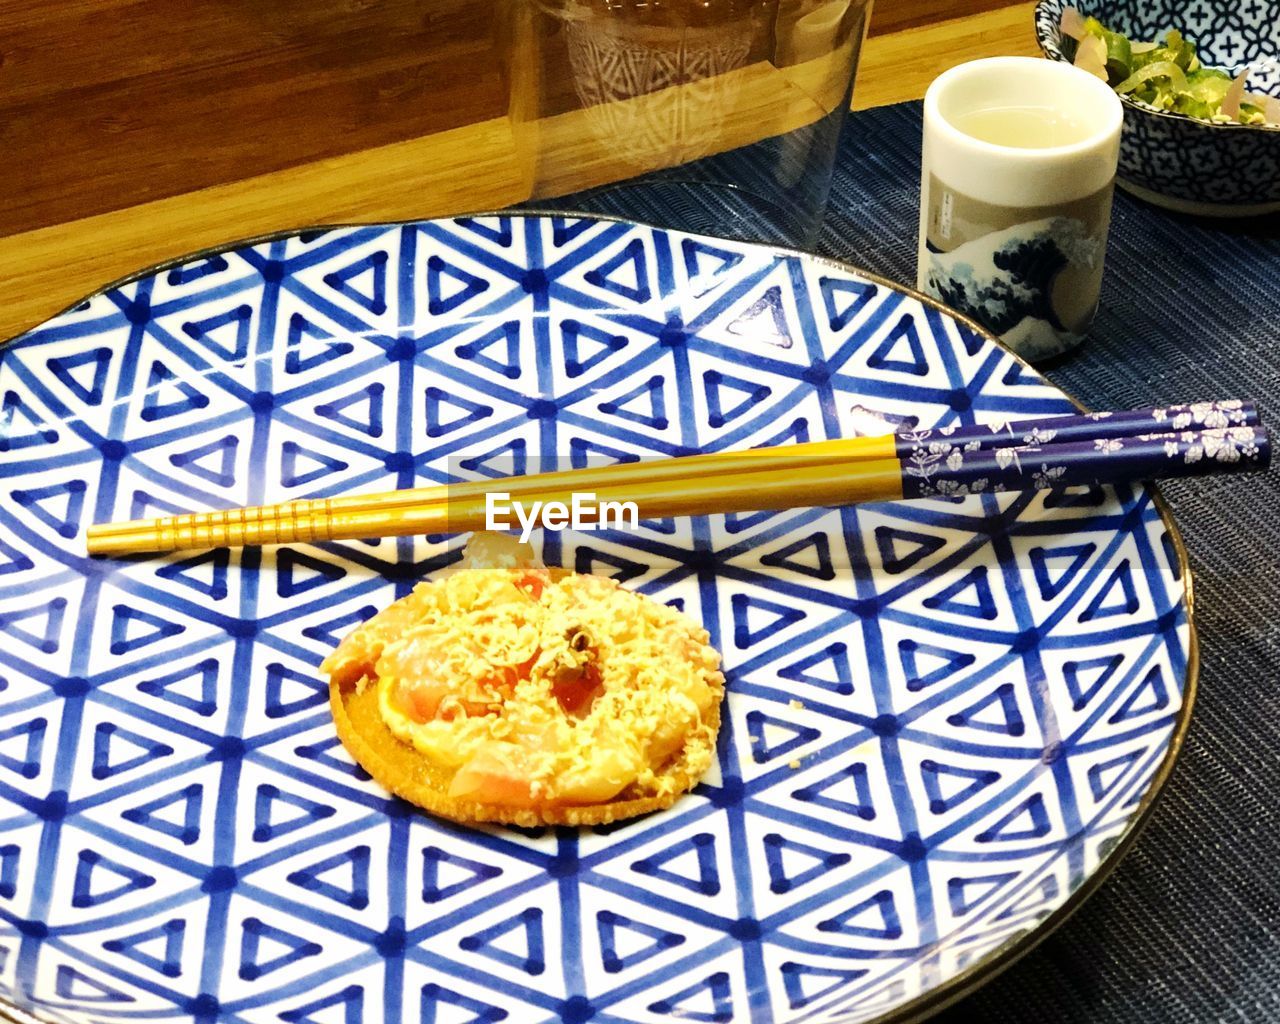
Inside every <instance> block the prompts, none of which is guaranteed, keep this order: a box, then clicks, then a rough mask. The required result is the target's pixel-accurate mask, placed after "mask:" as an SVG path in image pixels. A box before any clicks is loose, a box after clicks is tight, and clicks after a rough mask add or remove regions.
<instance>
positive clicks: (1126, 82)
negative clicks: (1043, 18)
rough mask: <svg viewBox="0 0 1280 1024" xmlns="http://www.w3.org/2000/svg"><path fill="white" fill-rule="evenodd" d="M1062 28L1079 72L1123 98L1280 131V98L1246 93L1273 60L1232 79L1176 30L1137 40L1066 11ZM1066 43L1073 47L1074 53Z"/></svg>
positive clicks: (1066, 49)
mask: <svg viewBox="0 0 1280 1024" xmlns="http://www.w3.org/2000/svg"><path fill="white" fill-rule="evenodd" d="M1060 28H1061V32H1062V37H1063V44H1064V52H1066V54H1067V56H1069V57H1071V58H1072V59H1073V61H1074V63H1075V65H1076V67H1079V68H1082V69H1084V70H1085V71H1088V72H1089V73H1090V74H1093V75H1097V76H1098V77H1099V78H1101V79H1102V80H1103V81H1105V82H1107V83H1108V84H1110V85H1111V87H1112V88H1114V89H1115V91H1116V92H1118V93H1119V94H1120V95H1121V96H1128V97H1129V98H1130V99H1133V100H1137V101H1138V102H1140V103H1145V104H1146V105H1147V106H1149V107H1154V108H1155V109H1156V110H1165V111H1170V112H1172V113H1175V114H1186V115H1187V116H1188V117H1198V118H1202V119H1204V120H1207V121H1215V122H1219V123H1223V124H1227V123H1232V122H1234V123H1236V124H1259V125H1261V124H1272V125H1277V126H1280V99H1277V98H1276V97H1274V96H1267V95H1265V94H1263V93H1254V92H1248V91H1247V85H1248V80H1249V75H1250V74H1251V73H1252V72H1253V71H1254V70H1255V65H1263V64H1272V63H1274V59H1272V58H1265V57H1264V58H1261V59H1260V60H1258V61H1255V62H1254V63H1253V64H1248V65H1246V66H1245V67H1244V68H1243V69H1242V70H1241V71H1240V72H1239V73H1238V74H1236V75H1234V76H1233V75H1232V74H1231V73H1230V72H1228V71H1225V70H1223V69H1222V68H1217V67H1209V66H1206V65H1205V64H1204V63H1203V62H1202V61H1201V60H1200V58H1199V56H1198V55H1197V54H1196V48H1195V46H1194V44H1192V43H1191V41H1190V40H1188V39H1187V38H1185V37H1184V36H1183V34H1182V33H1181V32H1179V31H1178V30H1177V29H1176V28H1175V29H1170V30H1169V31H1168V32H1167V33H1166V34H1165V36H1164V39H1163V40H1162V41H1159V42H1157V41H1150V40H1141V41H1140V40H1134V39H1130V38H1129V37H1128V36H1126V35H1125V34H1124V33H1122V32H1113V31H1111V30H1110V29H1108V28H1107V27H1106V26H1105V25H1103V23H1102V22H1101V21H1099V20H1098V19H1097V18H1095V17H1093V16H1088V17H1086V16H1085V15H1083V14H1081V13H1080V12H1079V11H1078V10H1076V8H1074V7H1067V8H1064V9H1063V11H1062V21H1061V24H1060ZM1068 40H1074V42H1075V49H1074V53H1072V52H1071V47H1070V43H1069V42H1068Z"/></svg>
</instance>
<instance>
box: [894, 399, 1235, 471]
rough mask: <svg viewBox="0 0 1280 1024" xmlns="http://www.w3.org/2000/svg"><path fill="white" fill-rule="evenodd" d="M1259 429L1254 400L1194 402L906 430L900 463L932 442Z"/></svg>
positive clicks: (994, 444) (998, 443) (983, 443)
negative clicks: (1242, 428) (988, 423)
mask: <svg viewBox="0 0 1280 1024" xmlns="http://www.w3.org/2000/svg"><path fill="white" fill-rule="evenodd" d="M1257 425H1258V408H1257V406H1256V405H1255V404H1254V403H1253V402H1251V401H1242V400H1240V399H1233V400H1230V401H1226V402H1194V403H1192V404H1191V405H1175V406H1170V407H1168V408H1165V409H1130V410H1127V411H1124V412H1095V413H1086V414H1083V415H1072V416H1046V417H1042V418H1040V419H1036V420H1010V421H1009V422H1007V423H1000V424H990V425H984V426H963V427H941V428H934V429H932V430H904V431H900V432H899V433H898V434H897V435H896V440H897V454H898V458H899V459H902V460H904V461H905V460H906V459H907V458H908V457H909V456H910V455H911V454H912V452H914V451H916V450H917V449H920V448H922V447H924V448H928V447H929V445H930V443H931V442H932V443H938V442H943V443H946V444H950V445H966V444H970V443H972V442H973V441H977V442H978V447H979V448H999V447H1004V446H1007V445H1010V444H1036V443H1038V444H1046V443H1048V442H1049V441H1051V440H1052V441H1054V442H1055V443H1063V442H1068V441H1088V442H1090V443H1092V442H1093V441H1094V439H1095V438H1099V437H1119V438H1124V437H1134V436H1136V435H1138V434H1157V433H1164V432H1167V431H1179V430H1212V429H1215V428H1219V427H1253V426H1257Z"/></svg>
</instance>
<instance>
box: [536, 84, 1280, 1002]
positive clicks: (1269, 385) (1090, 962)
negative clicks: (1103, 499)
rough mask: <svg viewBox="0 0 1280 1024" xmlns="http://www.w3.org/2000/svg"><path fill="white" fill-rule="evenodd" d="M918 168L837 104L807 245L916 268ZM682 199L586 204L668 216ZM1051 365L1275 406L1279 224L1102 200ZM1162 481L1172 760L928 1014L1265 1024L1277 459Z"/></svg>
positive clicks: (1273, 831) (886, 126)
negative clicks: (1176, 615) (987, 975)
mask: <svg viewBox="0 0 1280 1024" xmlns="http://www.w3.org/2000/svg"><path fill="white" fill-rule="evenodd" d="M919 170H920V105H919V104H918V103H904V104H899V105H897V106H892V107H881V108H878V109H875V110H868V111H862V112H860V113H857V114H854V115H851V117H850V118H849V120H848V122H847V124H846V125H845V129H844V133H843V136H842V139H841V144H840V152H839V157H838V164H837V171H836V176H835V181H834V184H833V186H832V192H831V202H830V208H829V212H828V216H827V220H826V226H825V229H824V231H823V234H822V236H821V238H820V240H819V242H818V245H817V250H818V252H820V253H822V254H823V255H827V256H832V257H835V258H838V259H841V260H845V261H847V262H850V263H853V264H856V265H858V266H862V267H865V268H867V269H868V270H872V271H875V272H877V273H880V274H882V275H884V276H886V277H889V278H892V279H895V280H899V281H902V282H904V283H911V282H913V281H914V278H915V248H916V217H917V203H918V200H919ZM655 202H657V203H658V204H659V205H660V204H662V203H664V202H668V203H670V204H671V207H670V208H669V209H665V210H664V209H655V208H654V203H655ZM691 202H696V200H694V199H692V198H690V197H681V196H680V195H679V193H678V191H676V192H668V193H666V194H665V195H664V197H662V198H657V199H655V197H654V196H653V195H652V194H649V195H640V194H636V195H632V196H630V197H629V196H628V193H627V191H626V190H619V191H614V192H612V193H610V194H609V196H608V197H607V199H606V200H604V201H594V202H591V203H589V204H585V205H587V206H589V208H591V209H595V210H598V211H600V212H608V213H613V214H615V215H618V216H624V217H632V218H634V219H637V220H657V221H659V222H662V223H672V224H679V223H683V220H682V219H681V216H680V214H681V212H682V209H683V206H682V204H688V203H691ZM545 205H552V206H555V205H560V204H558V203H549V204H545ZM564 205H566V206H574V205H577V203H576V201H575V200H573V199H570V200H566V201H564ZM685 212H687V211H685ZM697 212H698V214H699V218H700V221H701V222H700V223H699V224H698V228H700V229H706V228H707V227H708V226H709V227H710V228H712V229H714V227H715V225H714V224H711V225H707V224H706V223H705V221H706V219H707V214H708V211H707V208H706V207H705V206H704V207H702V208H701V209H699V210H698V211H697ZM725 230H726V231H727V230H728V228H727V226H726V228H725ZM1047 371H1048V375H1049V376H1050V377H1051V378H1052V380H1053V381H1054V382H1055V383H1057V384H1058V385H1060V386H1061V387H1062V388H1064V389H1065V390H1066V391H1067V392H1068V393H1070V394H1072V395H1074V396H1075V397H1076V398H1078V399H1079V400H1080V401H1082V402H1084V403H1085V404H1086V405H1088V406H1089V407H1091V408H1097V409H1120V408H1129V407H1137V406H1148V405H1159V404H1162V403H1174V402H1185V401H1194V400H1197V399H1207V398H1233V397H1252V398H1256V399H1257V400H1258V401H1259V402H1260V404H1261V405H1262V409H1263V416H1264V418H1265V417H1267V415H1268V414H1271V415H1272V416H1275V417H1280V217H1272V218H1270V219H1257V218H1255V219H1251V220H1243V221H1235V222H1208V221H1197V220H1194V219H1191V218H1187V217H1182V216H1178V215H1175V214H1170V213H1167V212H1165V211H1163V210H1159V209H1157V208H1155V207H1152V206H1148V205H1146V204H1144V203H1141V202H1139V201H1137V200H1134V199H1131V198H1130V197H1129V196H1127V195H1124V194H1122V193H1119V192H1118V193H1117V195H1116V202H1115V211H1114V214H1113V220H1112V227H1111V237H1110V242H1109V245H1108V249H1107V269H1106V280H1105V283H1104V286H1103V290H1102V303H1101V309H1100V311H1099V314H1098V318H1097V321H1096V323H1095V325H1094V329H1093V332H1092V334H1091V336H1090V338H1089V340H1088V342H1087V343H1086V344H1085V346H1084V347H1083V348H1081V349H1079V350H1078V351H1077V352H1075V353H1073V354H1071V355H1069V356H1067V357H1065V358H1064V359H1062V360H1060V361H1059V362H1058V363H1057V364H1056V365H1054V366H1051V367H1049V368H1047ZM1165 494H1166V497H1167V498H1168V499H1169V504H1170V505H1171V506H1172V508H1173V511H1174V514H1175V516H1176V518H1177V520H1178V523H1179V525H1180V527H1181V529H1182V533H1183V537H1184V539H1185V540H1186V544H1187V548H1188V549H1189V551H1190V555H1191V563H1192V566H1193V570H1194V578H1195V600H1196V608H1195V618H1196V623H1197V626H1198V629H1199V635H1200V642H1201V673H1200V690H1199V700H1198V705H1197V708H1196V712H1195V718H1194V721H1193V724H1192V728H1191V733H1190V736H1189V737H1188V739H1187V742H1186V745H1185V746H1184V748H1183V752H1182V757H1181V759H1180V763H1179V764H1178V766H1177V768H1176V770H1175V772H1174V774H1173V778H1172V780H1171V782H1170V783H1169V785H1168V786H1167V787H1166V790H1165V792H1164V795H1163V798H1162V800H1161V801H1160V803H1159V805H1158V806H1157V808H1156V811H1155V813H1154V815H1153V817H1152V818H1151V820H1150V822H1149V824H1148V826H1147V828H1146V830H1145V831H1144V832H1143V834H1142V836H1141V837H1140V838H1139V840H1138V842H1137V844H1136V845H1135V847H1134V848H1133V849H1132V851H1131V852H1130V853H1129V855H1128V856H1127V857H1126V858H1125V860H1124V861H1123V862H1122V863H1121V865H1120V867H1119V868H1118V869H1117V870H1116V872H1115V874H1114V875H1113V876H1112V878H1111V879H1110V880H1109V881H1108V882H1107V883H1106V884H1105V885H1104V886H1103V887H1102V889H1101V890H1100V891H1099V892H1097V893H1096V894H1094V896H1093V897H1092V898H1091V899H1089V900H1088V902H1087V903H1086V904H1085V905H1084V907H1083V908H1082V909H1081V910H1080V911H1079V912H1078V913H1077V914H1076V915H1075V916H1074V917H1073V918H1072V919H1071V920H1070V921H1069V922H1068V923H1067V924H1066V925H1065V926H1064V927H1062V928H1061V929H1060V930H1059V931H1058V932H1057V933H1055V934H1054V935H1052V936H1050V937H1049V938H1048V939H1047V940H1046V941H1045V942H1044V943H1043V944H1042V945H1041V946H1040V947H1039V948H1038V949H1037V950H1035V951H1034V952H1033V953H1031V954H1030V955H1028V956H1027V957H1025V958H1024V959H1023V960H1021V961H1020V962H1019V963H1018V964H1016V965H1014V966H1013V967H1012V968H1010V969H1009V970H1008V971H1007V972H1005V973H1004V974H1003V975H1001V976H1000V977H999V978H997V979H996V980H994V981H993V982H991V983H990V984H988V985H987V986H985V987H984V988H983V989H981V990H980V991H979V992H977V993H976V994H974V995H972V996H970V997H969V998H968V999H966V1000H964V1001H963V1002H961V1003H960V1004H958V1005H957V1006H956V1007H955V1008H953V1009H951V1010H948V1011H946V1012H945V1013H943V1014H942V1015H941V1016H940V1017H938V1018H936V1020H937V1021H939V1022H941V1024H961V1022H966V1024H967V1022H970V1021H974V1020H981V1021H986V1022H990V1024H1033V1022H1034V1024H1057V1022H1071V1024H1193V1022H1194V1024H1206V1022H1211V1021H1224V1022H1226V1021H1229V1022H1247V1024H1255V1022H1270V1021H1280V469H1273V470H1272V471H1271V472H1270V473H1268V474H1267V475H1266V476H1264V477H1258V476H1251V477H1247V478H1246V477H1242V478H1234V479H1233V478H1231V477H1222V478H1209V479H1206V480H1194V481H1179V482H1176V483H1174V484H1170V485H1169V486H1168V487H1167V488H1165Z"/></svg>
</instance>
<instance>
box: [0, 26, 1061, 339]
mask: <svg viewBox="0 0 1280 1024" xmlns="http://www.w3.org/2000/svg"><path fill="white" fill-rule="evenodd" d="M997 2H998V0H976V2H974V3H961V2H959V0H939V2H937V3H932V4H929V3H924V2H923V0H896V2H895V0H880V2H879V4H878V7H877V15H876V19H873V22H872V34H871V37H870V38H869V39H868V40H867V41H866V43H865V44H864V47H863V53H862V57H861V61H860V65H859V72H858V79H857V83H856V86H855V90H854V106H855V107H867V106H875V105H879V104H883V103H889V102H895V101H897V100H903V99H911V98H916V97H919V96H921V95H923V92H924V89H925V88H926V87H927V85H928V83H929V81H931V80H932V79H933V78H934V77H935V76H936V75H937V74H938V73H939V72H940V71H942V70H944V69H945V68H947V67H950V66H951V65H953V64H956V63H959V62H961V61H964V60H969V59H973V58H975V57H979V56H985V55H990V54H997V53H1034V52H1036V50H1035V41H1034V37H1033V33H1032V14H1031V12H1032V9H1033V7H1034V5H1033V4H1031V3H1018V4H1013V5H1009V6H1000V7H997V8H995V9H988V10H982V11H981V13H976V14H966V15H964V16H962V17H956V18H949V19H946V20H942V21H929V18H930V14H929V11H930V10H935V11H937V12H941V13H942V14H944V15H945V14H950V13H955V12H956V11H957V10H968V9H973V8H983V7H986V8H990V7H992V6H993V5H994V4H995V3H997ZM478 6H479V7H480V8H482V9H483V11H485V12H487V13H486V14H485V16H483V17H477V7H478ZM507 10H510V8H506V7H503V6H502V5H497V4H493V3H491V2H488V0H484V2H481V0H430V2H428V3H423V2H421V0H414V2H409V0H276V2H274V3H271V4H267V3H261V2H258V0H219V2H217V3H196V4H189V3H186V2H185V0H46V2H42V3H36V4H31V3H21V4H20V3H16V2H10V0H0V181H3V183H4V185H5V186H6V187H4V188H0V284H2V285H3V288H4V296H3V301H2V302H0V338H4V337H9V336H12V335H14V334H16V333H19V332H20V331H22V330H25V329H27V328H29V327H32V326H34V325H36V324H38V323H39V322H41V321H42V320H45V319H47V318H48V317H50V316H52V315H54V314H55V313H57V312H58V311H59V310H61V309H63V308H65V307H67V306H68V305H70V304H73V303H74V302H76V301H78V300H79V299H80V298H81V297H83V296H84V295H86V294H88V293H90V292H92V291H94V290H96V289H97V288H99V287H101V286H103V285H104V284H106V283H108V282H110V281H112V280H115V279H118V278H120V277H122V276H125V275H128V274H131V273H133V272H136V271H138V270H141V269H144V268H146V267H148V266H150V265H152V264H154V263H157V262H160V261H164V260H168V259H172V258H175V257H178V256H181V255H183V254H185V253H189V252H193V251H196V250H198V249H202V248H206V247H210V246H218V245H222V244H225V243H228V242H232V241H235V240H237V239H243V238H248V237H252V236H255V235H260V234H264V233H269V232H272V231H277V230H282V229H286V228H290V227H298V226H305V225H312V224H334V223H348V222H353V221H380V220H398V219H410V218H416V217H427V216H434V215H441V214H447V213H456V212H460V211H464V210H476V209H493V208H496V207H500V206H504V205H507V204H509V203H512V202H518V201H521V200H523V199H526V198H529V196H530V194H531V192H532V191H533V190H534V189H535V188H540V189H542V190H543V191H542V194H549V193H548V192H547V191H546V190H548V189H555V190H559V191H567V190H569V189H571V188H575V187H582V186H583V185H587V184H595V183H599V182H602V181H610V180H616V179H617V178H618V177H620V176H622V175H624V174H626V173H632V172H634V170H635V165H634V155H635V154H634V153H632V154H631V157H632V159H631V160H629V161H628V162H625V163H621V162H619V161H617V160H616V159H615V158H612V157H611V155H610V150H609V147H607V146H601V145H600V143H599V139H598V138H596V137H593V135H592V133H591V130H590V126H589V124H588V119H587V118H585V117H584V116H583V114H584V112H583V111H573V112H571V113H570V114H568V115H565V116H561V117H559V118H556V119H554V120H553V121H551V122H549V125H548V131H549V133H550V134H549V136H548V138H549V139H551V140H552V142H551V144H550V145H547V144H546V143H545V142H544V143H542V144H540V145H541V146H543V148H544V151H546V152H550V153H552V155H553V156H552V159H551V160H550V162H549V164H548V165H547V166H545V167H542V168H541V170H540V173H539V177H540V179H541V180H540V181H539V182H535V181H533V180H532V178H531V175H530V172H529V169H528V167H527V164H526V162H525V161H524V160H522V159H521V154H520V144H521V143H520V139H519V138H518V137H517V135H518V133H514V132H513V130H512V123H511V119H510V118H509V117H508V109H509V107H508V100H509V96H510V94H511V89H510V82H509V77H508V75H509V71H510V68H509V66H508V63H507V62H505V61H503V60H501V59H499V56H498V54H499V53H500V52H501V48H502V46H503V42H504V35H503V33H504V32H505V31H507V29H508V27H509V26H508V19H507V18H505V17H499V16H497V15H496V14H495V13H494V12H495V11H507ZM877 19H878V21H879V23H880V24H881V25H882V26H885V27H887V28H888V29H890V30H889V31H885V30H883V28H882V29H881V30H880V31H877V29H876V25H877ZM904 26H912V27H904ZM784 71H785V73H780V72H778V70H777V69H773V68H771V67H770V66H768V65H762V64H759V63H755V64H751V65H748V66H747V67H745V68H744V69H743V70H742V72H741V75H742V81H743V90H744V91H743V93H742V95H743V96H744V97H746V99H747V100H749V102H744V104H743V105H742V108H741V109H742V111H744V112H745V113H744V114H743V116H742V117H740V118H738V119H737V120H736V121H734V122H733V123H731V124H729V125H728V126H727V128H726V132H725V136H724V138H725V147H726V148H727V147H728V146H729V145H734V144H739V143H741V142H743V141H750V138H749V137H748V136H749V134H750V129H751V128H752V127H753V122H754V123H755V125H756V126H757V127H759V126H765V125H768V126H770V127H771V128H772V129H776V130H779V131H780V130H785V128H786V127H788V125H789V123H791V122H792V121H794V119H796V118H798V117H802V116H803V110H804V108H805V105H806V103H807V102H808V98H811V97H812V96H813V95H814V94H815V93H814V91H815V89H816V86H815V85H814V83H815V82H817V81H820V80H822V79H823V76H824V75H826V74H827V73H828V71H829V69H824V68H823V67H821V66H820V62H818V63H814V62H802V63H801V64H799V65H797V66H795V67H793V68H787V69H784ZM644 102H653V101H652V100H644ZM756 137H759V136H758V135H757V136H756Z"/></svg>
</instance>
